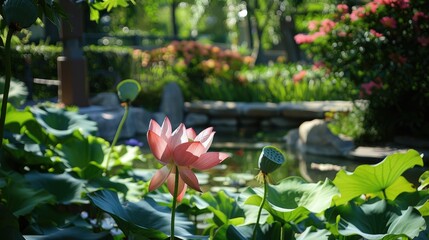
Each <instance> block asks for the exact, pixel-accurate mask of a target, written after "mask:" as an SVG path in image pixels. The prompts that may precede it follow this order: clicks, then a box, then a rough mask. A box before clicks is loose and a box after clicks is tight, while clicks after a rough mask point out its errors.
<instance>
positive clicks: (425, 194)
mask: <svg viewBox="0 0 429 240" xmlns="http://www.w3.org/2000/svg"><path fill="white" fill-rule="evenodd" d="M395 203H396V204H397V205H398V206H400V207H402V209H406V208H407V207H409V206H413V207H414V208H416V209H417V210H419V212H420V214H422V216H425V217H426V216H429V190H422V191H416V192H411V193H409V192H404V193H401V194H400V195H399V196H398V197H396V199H395Z"/></svg>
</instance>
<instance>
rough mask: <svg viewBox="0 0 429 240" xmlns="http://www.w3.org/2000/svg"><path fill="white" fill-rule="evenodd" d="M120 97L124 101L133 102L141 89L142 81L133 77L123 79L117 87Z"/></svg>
mask: <svg viewBox="0 0 429 240" xmlns="http://www.w3.org/2000/svg"><path fill="white" fill-rule="evenodd" d="M116 90H117V91H118V97H119V99H120V100H121V101H122V102H132V101H134V99H136V97H137V96H138V95H139V93H140V91H141V86H140V83H139V82H137V81H136V80H133V79H126V80H123V81H121V82H120V83H119V84H118V86H117V87H116Z"/></svg>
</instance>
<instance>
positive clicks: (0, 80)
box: [0, 77, 28, 107]
mask: <svg viewBox="0 0 429 240" xmlns="http://www.w3.org/2000/svg"><path fill="white" fill-rule="evenodd" d="M4 82H5V79H4V77H0V93H1V94H0V102H1V101H2V100H3V92H4ZM27 96H28V91H27V87H26V86H25V84H24V83H23V82H21V81H19V80H17V79H14V78H12V79H11V81H10V87H9V95H8V98H7V101H8V102H9V103H11V104H12V105H13V106H15V107H19V106H21V105H22V104H24V102H25V100H26V99H27Z"/></svg>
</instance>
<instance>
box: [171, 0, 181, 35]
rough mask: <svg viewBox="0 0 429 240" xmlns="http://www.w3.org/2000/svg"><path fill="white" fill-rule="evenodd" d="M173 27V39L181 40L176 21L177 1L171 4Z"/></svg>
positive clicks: (174, 0) (173, 0)
mask: <svg viewBox="0 0 429 240" xmlns="http://www.w3.org/2000/svg"><path fill="white" fill-rule="evenodd" d="M170 9H171V26H172V28H173V39H174V40H178V39H179V27H178V25H177V19H176V9H177V1H176V0H172V2H171V8H170Z"/></svg>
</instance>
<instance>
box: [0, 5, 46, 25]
mask: <svg viewBox="0 0 429 240" xmlns="http://www.w3.org/2000/svg"><path fill="white" fill-rule="evenodd" d="M3 16H4V19H5V21H6V23H8V24H12V25H16V26H17V27H19V28H28V27H30V26H31V25H32V24H33V23H34V22H36V20H37V17H38V11H37V6H36V5H35V4H34V2H33V0H6V1H5V2H4V3H3Z"/></svg>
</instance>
